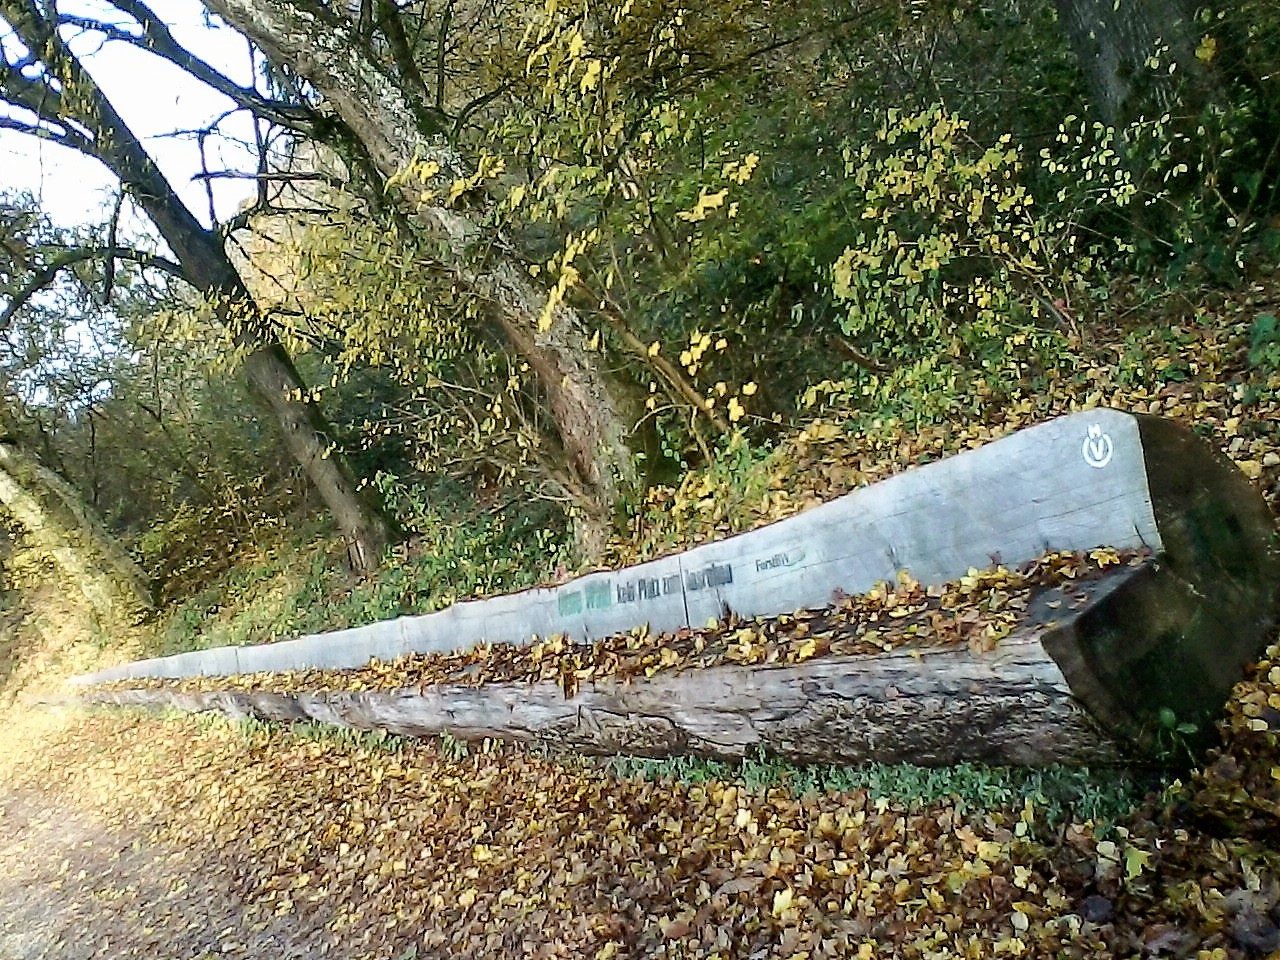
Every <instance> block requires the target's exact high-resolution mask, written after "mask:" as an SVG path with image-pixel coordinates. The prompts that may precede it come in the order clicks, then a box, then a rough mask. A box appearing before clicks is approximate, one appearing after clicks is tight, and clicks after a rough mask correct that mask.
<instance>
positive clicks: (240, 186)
mask: <svg viewBox="0 0 1280 960" xmlns="http://www.w3.org/2000/svg"><path fill="white" fill-rule="evenodd" d="M62 6H63V7H64V8H65V9H67V10H68V11H70V12H75V13H79V14H84V15H85V16H90V17H93V18H95V19H99V20H103V21H106V22H115V23H119V24H120V25H121V26H125V27H127V26H130V25H131V21H130V20H129V18H128V17H126V16H124V15H123V14H121V13H119V12H118V11H115V10H114V9H113V8H111V7H109V6H108V5H107V4H104V3H100V2H97V0H72V2H70V3H64V4H62ZM151 6H152V7H153V8H154V9H157V10H159V11H160V12H161V13H162V15H163V16H164V18H165V20H166V21H167V22H168V23H169V25H170V27H171V28H172V30H173V32H174V34H175V36H176V37H177V39H178V40H179V41H180V42H182V43H183V44H184V45H185V46H187V47H188V49H190V50H192V51H193V52H194V53H196V54H197V55H198V56H200V57H202V58H203V59H205V60H207V61H208V62H210V63H211V64H212V65H213V66H215V67H216V68H218V69H219V70H222V71H223V72H226V73H229V74H230V75H231V76H233V77H235V78H236V79H237V80H239V81H241V82H244V83H246V84H247V83H248V82H249V81H250V80H251V79H252V78H251V76H250V72H251V64H250V56H249V49H248V46H247V44H246V42H245V40H244V39H243V38H242V37H241V36H240V35H239V34H237V33H235V32H234V31H233V30H230V29H229V28H227V27H225V26H223V25H222V24H221V23H220V22H218V23H217V24H216V25H215V24H212V23H210V21H209V20H208V18H207V16H206V14H205V11H204V8H203V6H202V5H201V4H200V3H199V2H198V0H164V2H163V4H162V5H159V4H157V3H155V2H151ZM132 26H133V27H134V30H135V31H136V24H134V25H132ZM64 37H66V39H67V40H68V41H69V42H70V43H72V45H73V48H74V49H75V50H76V51H77V52H79V53H81V54H84V55H85V58H86V65H87V67H88V69H89V70H90V72H91V73H92V74H93V75H94V78H95V79H96V80H97V81H98V83H99V84H100V85H101V86H102V87H103V89H104V90H105V91H106V93H107V95H108V96H109V97H110V98H111V100H112V102H113V103H114V104H115V106H116V109H117V110H119V112H120V114H121V115H122V116H123V117H124V119H125V120H126V121H127V122H128V123H129V125H130V126H131V127H132V128H133V130H134V131H135V132H136V133H137V134H138V135H139V137H140V138H141V139H142V141H143V143H144V144H145V145H146V147H147V149H148V150H149V151H150V152H151V154H152V156H153V157H154V158H155V159H156V161H157V163H158V164H159V165H160V168H161V169H162V170H163V171H164V173H165V175H166V176H167V177H168V178H169V179H170V181H171V182H172V183H173V184H174V185H175V187H176V188H177V189H178V192H179V193H180V194H181V195H182V197H183V199H184V200H185V201H186V202H187V205H188V206H190V207H191V208H192V210H194V211H195V212H196V213H197V214H198V215H199V216H200V217H201V219H203V220H206V221H207V220H208V216H209V214H208V211H209V199H208V195H207V194H206V184H205V182H204V181H201V180H199V179H193V178H195V177H196V175H197V174H199V172H200V171H201V157H200V150H201V147H200V144H199V138H198V136H197V134H196V131H199V130H200V129H202V128H204V127H207V126H209V125H211V124H212V123H213V122H215V121H216V120H217V119H218V118H219V117H221V116H222V115H223V114H226V113H227V112H228V111H229V110H231V108H232V103H231V101H230V100H228V99H227V98H226V97H224V96H222V94H220V93H217V92H215V91H213V90H211V89H209V88H208V87H206V86H204V85H203V84H200V83H198V82H197V81H195V80H193V79H192V78H191V77H190V76H189V75H188V74H186V73H184V72H183V71H181V70H179V69H178V68H177V67H175V66H173V65H172V64H169V63H167V62H165V61H164V60H162V59H160V58H159V57H154V56H151V55H149V54H147V53H145V52H143V51H141V50H138V49H136V48H135V47H133V46H131V45H130V44H127V43H124V42H121V41H105V40H104V38H103V37H102V36H101V35H98V34H93V33H87V32H84V31H71V30H68V31H66V32H65V33H64ZM4 40H5V42H8V41H9V38H7V37H6V38H4ZM218 129H219V132H220V134H221V136H213V137H207V138H206V139H205V142H204V154H205V160H204V165H205V167H207V169H209V170H210V171H214V172H217V171H223V170H237V169H238V170H251V169H252V165H253V158H252V153H251V151H250V150H249V149H246V147H245V146H244V145H243V143H242V141H252V127H251V125H250V123H249V120H248V118H247V117H246V116H245V115H244V114H238V115H236V116H234V117H230V118H226V119H223V120H222V121H221V123H220V124H219V128H218ZM210 189H212V192H213V196H214V206H215V210H216V211H217V213H218V215H219V216H226V215H227V214H228V213H230V212H232V211H234V209H235V207H236V205H237V204H238V203H239V202H240V201H241V200H243V199H244V198H245V197H246V196H248V195H249V194H250V192H251V189H252V188H251V185H250V184H249V183H248V182H246V181H244V180H227V179H221V180H218V179H215V180H213V181H212V182H211V186H210ZM0 190H5V191H11V192H12V191H28V192H30V193H32V194H33V195H35V196H36V197H37V199H38V200H39V201H40V203H41V205H42V206H43V207H44V209H45V210H46V211H47V212H48V214H49V215H50V216H51V217H52V218H53V219H54V220H55V221H56V222H58V223H61V224H64V225H72V224H76V223H83V222H85V221H86V220H92V219H98V218H100V217H101V216H105V212H104V213H101V214H100V213H99V211H100V210H102V209H103V208H107V209H109V205H110V204H111V202H112V197H113V196H114V190H115V180H114V178H113V177H112V176H111V175H110V174H109V173H108V172H107V171H106V170H105V169H104V168H103V167H102V166H101V164H99V163H98V162H97V161H95V160H90V159H88V158H85V157H83V156H81V155H79V154H76V153H74V152H72V151H70V150H67V149H65V148H63V147H61V146H58V145H56V144H51V143H44V142H41V141H38V140H36V139H35V138H33V137H30V136H26V135H23V134H18V133H12V132H9V131H0Z"/></svg>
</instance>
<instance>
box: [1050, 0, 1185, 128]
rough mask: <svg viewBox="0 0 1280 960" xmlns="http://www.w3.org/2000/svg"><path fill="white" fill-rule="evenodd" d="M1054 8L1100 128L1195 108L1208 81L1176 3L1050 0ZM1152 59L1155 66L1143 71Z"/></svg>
mask: <svg viewBox="0 0 1280 960" xmlns="http://www.w3.org/2000/svg"><path fill="white" fill-rule="evenodd" d="M1055 5H1056V7H1057V10H1058V18H1059V19H1060V20H1061V21H1062V25H1063V27H1064V29H1065V30H1066V33H1067V37H1068V39H1069V41H1070V43H1071V46H1072V48H1073V49H1074V51H1075V54H1076V59H1077V61H1078V62H1079V64H1080V69H1081V71H1082V72H1083V73H1084V77H1085V82H1086V83H1087V84H1088V86H1089V91H1090V95H1091V96H1092V98H1093V107H1094V109H1095V110H1096V111H1097V112H1098V115H1099V116H1100V118H1101V119H1102V120H1103V121H1104V122H1105V123H1107V124H1109V125H1111V126H1115V127H1122V126H1124V125H1125V124H1128V123H1130V122H1132V121H1134V120H1136V119H1138V118H1139V117H1145V118H1146V119H1148V120H1154V119H1156V118H1158V117H1160V116H1161V115H1163V114H1165V113H1170V112H1172V113H1179V112H1191V113H1196V112H1198V111H1199V107H1200V106H1202V105H1203V101H1202V100H1198V98H1199V97H1202V96H1203V94H1204V93H1205V92H1206V91H1207V89H1208V83H1209V77H1208V73H1207V71H1206V70H1205V68H1204V64H1202V63H1201V62H1200V61H1199V60H1197V59H1196V56H1195V46H1196V38H1195V32H1194V31H1195V24H1194V22H1193V20H1192V17H1191V14H1190V11H1189V10H1188V8H1187V6H1186V4H1185V3H1184V2H1182V0H1055ZM1153 57H1154V58H1156V60H1155V61H1154V64H1155V65H1153V66H1149V65H1148V62H1149V61H1150V60H1151V58H1153ZM1188 94H1191V99H1187V95H1188ZM1180 96H1181V97H1182V98H1183V100H1184V103H1183V109H1182V110H1181V111H1180V110H1179V109H1178V99H1179V97H1180Z"/></svg>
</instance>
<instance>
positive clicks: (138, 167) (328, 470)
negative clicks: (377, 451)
mask: <svg viewBox="0 0 1280 960" xmlns="http://www.w3.org/2000/svg"><path fill="white" fill-rule="evenodd" d="M0 13H3V15H4V16H5V18H6V19H7V20H8V21H9V23H10V25H11V26H12V27H13V29H14V31H15V32H16V33H17V34H18V36H19V37H20V38H21V39H22V42H23V43H24V44H25V45H26V46H27V47H28V49H30V50H32V51H36V52H37V53H38V54H39V55H40V56H41V57H42V63H43V65H44V67H45V69H46V70H47V71H48V73H49V74H50V75H52V76H54V77H57V78H58V80H59V81H60V82H61V83H62V85H63V91H64V93H66V94H69V95H70V96H61V97H60V99H58V101H57V102H56V103H52V104H51V105H50V107H49V109H50V110H51V111H53V110H63V111H67V110H68V109H74V115H73V116H72V119H74V120H75V122H76V123H78V124H81V125H83V127H84V128H85V129H87V130H88V131H90V133H91V134H92V139H91V140H88V141H87V143H86V144H85V145H84V146H83V147H82V148H81V149H82V150H83V151H84V152H85V153H88V154H89V155H92V156H95V157H96V158H97V159H99V160H100V161H102V163H104V164H105V165H106V166H107V167H108V168H109V169H110V170H111V171H112V172H113V173H114V174H115V175H116V176H117V177H118V178H119V179H120V182H121V183H122V184H123V185H124V187H125V188H126V189H127V190H128V191H129V194H130V195H131V196H132V198H133V199H134V200H135V201H136V202H137V203H138V205H139V206H141V207H142V209H143V210H144V211H145V212H146V214H147V216H148V217H150V219H151V221H152V222H153V223H154V224H155V226H156V229H157V230H158V231H159V232H160V236H161V237H162V238H163V239H164V241H165V243H166V244H168V245H169V248H170V249H171V250H172V251H173V253H174V256H175V257H176V259H177V261H178V263H179V264H180V265H181V267H182V271H183V277H184V279H185V280H186V281H187V282H188V283H190V284H191V285H192V286H193V287H195V288H196V289H197V290H199V291H200V292H201V293H203V294H204V295H205V296H207V297H209V298H210V299H211V300H212V301H213V303H214V306H215V309H216V310H217V311H218V315H219V316H220V317H221V318H222V319H223V320H224V322H226V323H228V324H229V325H230V326H231V328H232V330H233V332H234V334H235V337H236V341H237V343H238V345H239V346H241V347H243V348H245V350H246V354H247V355H246V359H245V366H246V373H247V374H248V380H249V384H250V386H251V388H252V391H253V394H254V396H255V397H256V398H257V399H258V401H259V402H260V403H261V404H262V405H263V406H264V407H265V408H266V409H267V410H269V411H270V412H271V413H272V414H273V415H274V417H275V419H276V421H277V423H278V424H279V426H280V429H281V431H282V433H283V439H284V442H285V444H286V446H287V448H288V450H289V452H290V454H291V455H292V456H293V457H294V458H295V459H296V460H297V461H298V463H299V464H300V465H301V466H302V468H303V470H304V471H305V473H306V475H307V477H308V479H309V480H310V481H311V482H312V484H313V485H314V486H315V488H316V490H317V492H318V493H319V495H320V497H321V500H322V501H323V502H324V504H325V506H326V507H327V508H328V509H329V511H330V513H331V515H332V517H333V519H334V522H335V524H336V525H337V527H338V529H339V530H340V531H341V532H342V534H343V535H344V536H345V537H346V539H347V542H348V550H349V555H350V558H351V560H352V565H353V567H354V568H355V569H356V570H358V571H361V572H366V573H367V572H370V571H372V570H373V569H375V568H376V567H377V566H378V564H379V563H380V561H381V558H382V553H383V551H384V549H385V547H386V544H387V541H388V537H389V529H388V526H387V524H386V521H385V520H384V519H383V517H382V516H381V514H380V513H379V511H378V510H377V508H376V507H375V506H374V504H373V503H372V501H371V499H370V498H369V497H368V496H361V494H360V493H359V491H358V490H357V487H356V483H355V481H354V478H353V477H352V474H351V471H350V469H349V468H348V466H347V464H346V461H345V459H344V458H343V457H342V455H341V453H340V452H339V451H338V450H337V449H336V445H335V444H334V442H333V440H332V438H331V433H330V429H329V426H328V424H327V422H326V420H325V418H324V415H323V413H321V411H320V409H319V407H318V406H317V405H316V404H315V403H314V402H313V401H311V400H310V399H308V397H309V391H308V390H307V389H306V385H305V384H304V383H303V382H302V380H301V378H300V377H299V375H298V372H297V369H296V368H295V367H294V365H293V363H292V361H291V360H290V358H289V356H288V353H287V352H286V350H285V348H284V347H283V345H281V344H280V343H279V341H278V340H276V338H275V337H274V335H272V334H271V333H270V331H269V329H268V325H267V324H266V322H265V320H264V318H263V317H262V316H261V313H260V312H259V311H258V308H257V305H256V304H255V302H254V300H253V297H252V295H251V294H250V293H249V290H248V289H247V288H246V287H245V285H244V282H243V281H242V280H241V278H240V275H239V274H238V273H237V271H236V269H235V265H234V264H233V263H232V262H231V259H230V257H229V256H228V254H227V251H226V247H225V244H224V241H223V239H222V238H221V237H220V236H219V235H218V234H217V233H216V232H215V231H213V230H211V229H209V228H206V227H204V226H203V225H202V224H201V223H200V221H199V220H197V219H196V218H195V216H194V215H193V214H192V213H191V211H190V210H188V209H187V207H186V205H185V204H184V203H183V202H182V200H181V199H180V198H179V197H178V195H177V193H176V192H175V191H174V189H173V187H172V186H171V185H170V183H169V181H168V180H167V179H166V178H165V176H164V174H163V173H162V172H161V171H160V168H159V167H157V166H156V164H155V162H154V161H153V160H152V159H151V157H150V155H149V154H148V153H147V152H146V149H145V148H144V147H143V145H142V143H141V141H139V140H138V138H137V137H136V136H135V135H134V133H133V131H132V130H131V129H130V128H129V126H128V124H126V123H125V121H124V120H123V118H122V117H121V116H120V115H119V113H117V112H116V110H115V108H114V106H113V105H112V104H111V102H110V101H109V100H108V99H107V97H106V96H105V94H104V93H103V92H102V90H101V89H100V88H99V87H98V86H97V84H96V83H95V82H94V80H93V78H92V77H91V76H90V75H89V74H88V73H87V72H86V71H85V70H84V69H83V67H82V66H81V64H80V62H79V61H78V60H77V59H76V57H75V56H74V55H73V54H72V52H71V51H70V50H69V49H67V48H66V46H65V45H64V44H62V42H61V41H60V40H59V39H58V37H57V34H56V31H55V30H54V29H53V24H52V23H51V22H50V21H46V20H43V19H40V17H39V16H38V15H37V14H36V13H34V12H33V11H32V9H31V8H28V7H27V6H26V5H25V4H23V3H21V2H17V0H0ZM72 104H74V107H71V106H70V105H72Z"/></svg>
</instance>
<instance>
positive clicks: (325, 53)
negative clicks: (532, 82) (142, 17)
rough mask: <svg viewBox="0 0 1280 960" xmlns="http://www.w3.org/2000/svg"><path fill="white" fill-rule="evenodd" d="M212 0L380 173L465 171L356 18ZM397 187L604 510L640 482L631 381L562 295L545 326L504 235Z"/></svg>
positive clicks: (594, 507)
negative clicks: (537, 394)
mask: <svg viewBox="0 0 1280 960" xmlns="http://www.w3.org/2000/svg"><path fill="white" fill-rule="evenodd" d="M206 5H207V6H208V7H209V8H210V9H211V10H213V11H215V12H216V13H218V14H219V15H221V16H222V17H223V18H224V19H226V20H227V22H228V23H230V24H231V25H232V26H234V27H235V28H236V29H237V30H240V31H241V32H242V33H244V34H245V35H246V36H248V37H249V38H250V39H251V40H252V41H253V42H254V43H255V44H257V45H258V46H259V47H261V48H262V50H263V51H264V52H265V53H266V54H267V56H269V57H270V58H271V59H272V60H274V61H275V62H277V63H280V64H283V65H287V66H289V67H290V68H292V69H293V70H295V71H297V72H298V73H299V74H300V75H301V76H303V77H305V78H306V79H307V81H308V82H310V83H311V84H312V85H313V86H314V87H315V89H316V90H317V91H319V92H320V94H321V95H322V96H323V97H324V98H325V102H326V104H327V106H328V107H329V108H330V109H331V110H332V111H333V112H334V113H335V114H336V115H337V116H338V117H339V118H340V119H341V121H342V123H343V125H344V126H345V127H346V129H347V130H348V131H349V132H350V133H351V135H352V136H354V137H355V139H356V140H357V141H358V142H359V143H360V144H361V146H362V147H363V149H364V150H365V151H366V153H367V154H368V156H369V158H370V160H371V162H372V164H373V166H374V167H375V169H376V170H377V172H378V174H379V175H380V176H381V177H383V178H384V179H387V180H391V178H393V177H395V176H396V175H397V174H403V172H404V171H405V169H406V168H407V167H408V166H409V165H410V164H411V163H413V162H414V161H425V160H434V161H436V162H437V163H438V164H439V165H440V169H441V171H442V174H441V176H442V177H444V178H446V180H448V179H452V178H455V177H462V176H465V175H466V174H467V172H468V170H467V163H466V161H465V159H464V158H463V157H461V156H460V155H459V154H458V153H457V151H456V150H455V149H454V148H453V147H452V146H450V144H449V143H448V142H447V140H446V138H445V129H444V124H443V123H442V121H441V118H440V116H439V114H438V113H437V112H436V111H435V110H434V108H433V107H432V106H430V105H429V104H427V103H426V102H425V101H424V99H423V97H422V95H421V92H420V89H419V88H420V83H417V82H415V81H414V80H413V79H412V78H398V77H395V76H392V75H391V74H389V73H388V72H387V71H386V70H385V69H384V68H383V67H382V66H381V65H379V64H378V63H377V62H375V61H374V60H373V59H372V58H371V57H370V56H369V55H368V53H367V46H365V45H363V44H362V43H361V42H360V41H359V40H358V38H357V37H356V36H355V31H354V28H353V26H352V24H351V23H350V21H349V20H347V19H345V18H343V17H341V16H338V15H336V14H332V13H326V12H325V11H323V10H322V9H319V8H317V7H315V6H314V5H308V6H307V7H306V8H305V9H304V8H303V5H302V4H298V3H292V2H289V0H207V2H206ZM397 198H398V200H399V203H400V206H401V208H402V210H403V211H404V212H405V214H406V215H407V216H409V217H410V218H411V219H412V220H413V221H415V222H416V223H418V224H420V225H421V226H423V227H424V228H426V230H427V231H428V232H429V233H430V234H431V235H432V236H434V237H435V238H437V239H438V240H439V241H440V243H441V247H442V250H443V253H442V257H443V259H444V261H445V266H446V268H448V269H449V270H451V271H452V272H453V274H454V276H456V277H457V278H458V280H459V282H460V283H462V284H463V285H464V286H465V287H466V288H467V289H471V290H474V291H475V292H476V293H477V294H478V295H479V296H481V297H483V298H485V299H486V300H488V301H489V302H491V303H492V304H494V306H495V307H496V309H497V311H498V317H499V323H500V325H501V327H502V330H503V332H504V334H505V336H506V337H507V339H508V341H509V342H510V344H511V347H512V349H513V351H515V352H516V353H518V354H519V355H520V356H522V357H523V358H524V359H526V360H527V361H528V362H529V365H530V367H531V368H532V369H533V370H534V371H535V372H536V374H537V376H538V380H539V383H540V386H541V388H542V390H543V392H544V393H545V395H546V397H547V406H548V410H549V412H550V414H551V418H552V420H553V421H554V423H555V425H556V429H557V432H558V433H559V434H560V438H561V441H562V444H563V446H564V448H565V450H566V452H567V454H568V458H569V464H568V466H569V468H570V470H571V473H572V476H573V479H574V482H575V483H574V485H575V486H576V487H577V488H578V489H577V490H576V491H575V492H576V493H578V494H579V495H580V497H581V500H580V506H581V507H583V508H584V509H585V510H586V512H587V513H588V515H590V516H592V517H594V518H607V517H608V516H609V514H610V513H611V511H612V510H613V508H614V506H615V505H616V503H617V501H618V497H619V494H620V493H621V492H622V491H623V490H624V489H625V488H626V487H627V486H629V485H632V484H634V483H635V479H636V473H635V465H634V462H633V458H632V455H631V443H630V429H631V426H632V424H633V423H634V422H635V419H636V418H635V417H634V416H632V415H631V414H632V413H633V412H634V411H632V410H630V405H629V403H628V400H627V395H626V392H625V391H623V390H619V389H618V387H617V386H616V384H615V383H614V382H612V381H611V379H610V377H609V375H608V373H607V371H606V370H605V369H604V364H603V362H602V360H603V355H602V354H600V353H598V352H595V351H592V350H591V349H590V347H589V345H588V340H589V337H588V335H587V332H586V330H585V329H584V326H583V323H582V321H581V318H580V317H579V316H578V315H577V314H576V312H575V311H573V310H572V309H570V308H568V307H566V306H563V305H561V306H559V307H558V308H557V309H556V310H555V311H554V313H553V317H552V323H551V326H550V328H549V329H545V330H544V329H540V327H539V323H538V318H539V316H540V314H541V313H542V308H543V305H544V304H545V303H546V299H547V294H546V291H545V290H543V289H540V288H539V287H537V286H535V285H534V284H533V283H531V282H530V280H529V277H528V274H527V272H526V271H525V269H524V267H523V265H522V264H521V263H519V262H518V260H517V259H516V258H515V257H513V256H511V255H510V253H509V252H508V248H507V246H506V242H505V240H504V238H502V237H500V236H499V237H493V236H489V235H482V233H481V231H480V228H479V227H478V226H477V224H476V222H475V220H474V219H473V218H472V217H470V216H469V215H467V214H466V213H465V212H460V211H459V210H456V209H447V208H444V207H441V206H438V205H424V204H422V203H421V202H420V187H418V188H412V187H404V188H401V190H400V191H399V192H398V194H397ZM482 240H485V241H490V242H491V244H490V247H491V251H492V252H490V253H489V254H488V255H487V258H486V257H485V256H484V255H482V254H481V253H479V252H478V251H477V247H478V246H479V245H480V241H482Z"/></svg>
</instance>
